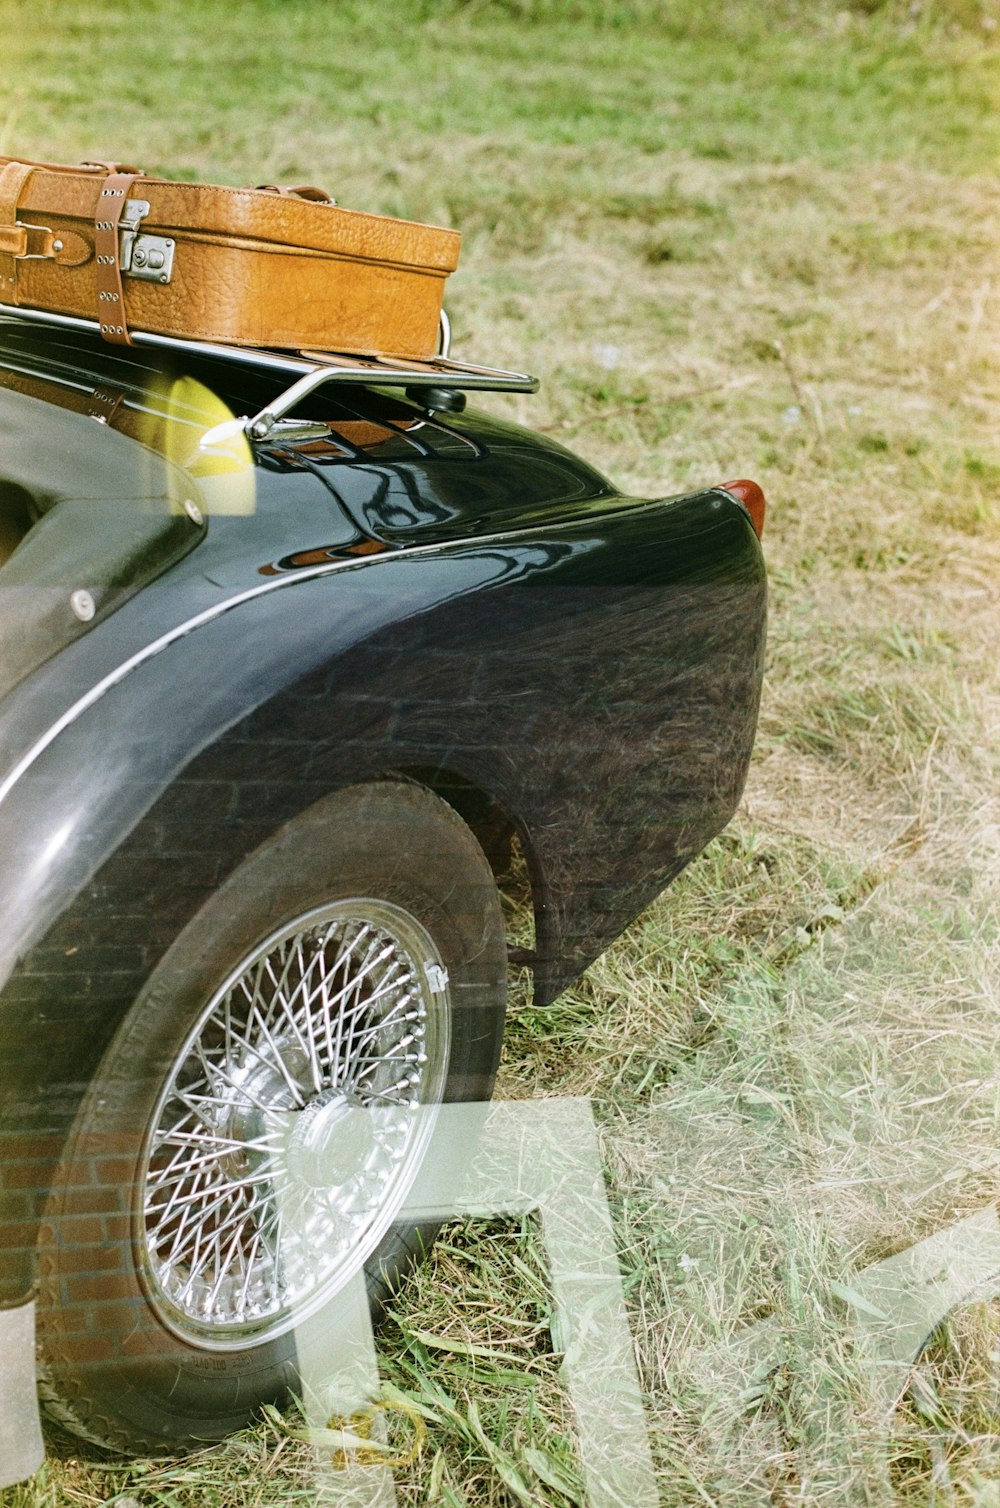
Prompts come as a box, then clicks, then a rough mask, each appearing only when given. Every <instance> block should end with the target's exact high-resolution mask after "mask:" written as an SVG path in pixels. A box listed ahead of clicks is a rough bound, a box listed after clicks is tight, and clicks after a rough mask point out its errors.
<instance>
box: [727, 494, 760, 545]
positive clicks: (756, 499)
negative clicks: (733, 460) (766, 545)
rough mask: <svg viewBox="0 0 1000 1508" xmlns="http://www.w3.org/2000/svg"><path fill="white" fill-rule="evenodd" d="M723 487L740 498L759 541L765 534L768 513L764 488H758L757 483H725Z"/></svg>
mask: <svg viewBox="0 0 1000 1508" xmlns="http://www.w3.org/2000/svg"><path fill="white" fill-rule="evenodd" d="M722 485H723V487H724V488H725V489H726V491H727V492H731V493H732V494H733V497H738V498H739V500H740V502H741V503H742V504H743V506H744V508H746V510H747V512H748V513H749V515H750V519H751V522H752V523H753V526H754V529H755V530H756V531H757V538H758V539H759V538H760V536H761V535H762V534H763V532H764V515H765V513H766V512H767V499H766V498H765V496H764V490H763V488H762V487H758V486H757V483H756V482H723V484H722Z"/></svg>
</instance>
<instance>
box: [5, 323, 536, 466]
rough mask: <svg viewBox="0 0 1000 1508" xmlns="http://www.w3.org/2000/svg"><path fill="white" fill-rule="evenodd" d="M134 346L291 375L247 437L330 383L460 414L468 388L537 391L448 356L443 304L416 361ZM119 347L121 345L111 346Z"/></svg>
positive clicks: (170, 342)
mask: <svg viewBox="0 0 1000 1508" xmlns="http://www.w3.org/2000/svg"><path fill="white" fill-rule="evenodd" d="M0 314H3V315H13V316H15V317H16V318H19V319H25V320H29V321H32V322H34V323H36V324H40V325H53V326H57V327H58V328H60V329H70V330H87V331H92V332H93V333H94V334H99V333H100V327H99V324H98V322H97V320H91V319H78V318H77V317H76V316H75V315H70V314H50V313H48V312H47V311H45V310H42V309H25V308H22V307H16V308H15V307H12V306H10V305H5V304H0ZM132 341H133V343H134V344H135V345H136V346H150V347H153V348H155V349H158V350H166V351H176V352H179V353H181V354H184V353H186V354H188V355H192V356H211V357H216V358H218V357H221V358H223V359H224V360H226V361H229V362H235V363H237V364H240V363H242V364H243V365H245V366H252V367H255V368H256V369H257V370H258V371H259V370H261V369H262V368H263V369H266V370H268V371H272V372H280V373H284V374H285V375H286V376H288V377H290V378H291V379H292V381H291V382H290V384H289V386H288V387H286V388H285V389H284V390H283V391H282V392H281V393H279V395H278V397H277V398H275V399H274V400H273V401H272V402H271V403H269V404H268V406H267V407H266V408H264V409H261V411H260V413H258V414H254V415H252V416H251V417H250V418H248V419H246V420H243V421H241V423H242V426H243V428H244V429H245V431H246V433H247V435H248V436H249V438H250V439H252V440H256V441H258V442H260V441H265V440H267V439H268V438H269V437H270V436H271V434H272V433H273V432H274V430H275V429H276V428H277V426H278V424H279V422H280V421H281V420H282V419H283V418H284V416H285V415H286V414H287V413H289V412H290V411H291V410H292V409H293V408H294V407H295V405H296V404H297V403H300V402H301V401H302V399H303V398H305V397H307V396H308V395H309V394H310V393H313V392H315V391H316V389H317V388H321V387H326V386H327V385H328V384H330V383H338V384H343V383H352V384H354V385H355V386H358V385H364V386H367V387H402V388H406V389H407V390H412V393H411V396H412V397H414V398H416V399H418V400H419V401H420V402H422V403H423V404H424V405H425V406H426V407H427V408H428V409H429V410H431V411H437V410H444V411H446V412H451V413H459V412H461V410H462V409H463V408H464V407H465V393H466V392H475V391H478V392H491V393H534V392H537V391H538V378H537V377H531V376H529V375H528V373H526V372H507V371H503V370H501V369H500V368H497V367H484V366H476V365H474V364H473V363H471V362H465V361H453V360H452V359H451V357H450V355H449V351H450V349H451V325H450V322H449V320H448V316H447V315H446V314H445V312H444V310H442V311H441V337H440V342H439V351H438V354H437V355H436V356H431V357H428V358H427V359H426V360H416V359H413V358H411V357H404V356H355V355H350V354H348V353H344V352H338V351H312V350H309V351H298V352H293V351H276V350H273V349H268V348H264V347H259V348H258V347H249V346H224V345H216V344H213V343H212V342H210V341H203V340H181V339H179V338H178V337H176V336H172V335H152V334H149V333H148V332H146V331H143V330H133V331H132ZM110 349H113V350H115V351H117V352H118V353H119V354H120V353H121V352H122V351H123V349H127V347H126V348H123V347H121V346H117V347H112V348H110Z"/></svg>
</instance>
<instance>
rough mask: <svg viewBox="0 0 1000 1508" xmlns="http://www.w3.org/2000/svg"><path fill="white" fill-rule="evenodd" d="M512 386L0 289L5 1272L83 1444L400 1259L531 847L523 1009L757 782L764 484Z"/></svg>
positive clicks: (263, 1350) (217, 1402)
mask: <svg viewBox="0 0 1000 1508" xmlns="http://www.w3.org/2000/svg"><path fill="white" fill-rule="evenodd" d="M532 386H533V383H532V381H531V379H529V378H524V377H521V376H518V375H517V374H509V373H507V374H505V373H497V372H492V371H490V370H488V369H485V368H475V367H469V366H462V365H461V364H458V363H454V362H451V361H450V360H449V359H448V358H447V357H442V358H440V359H439V360H437V361H435V362H428V363H393V362H391V361H388V360H386V359H374V358H373V359H371V360H362V359H360V358H342V359H338V358H335V357H330V356H326V357H324V358H322V359H319V358H317V359H315V360H313V359H307V358H304V357H303V358H302V359H297V358H291V357H282V356H278V355H276V354H273V353H266V352H231V353H228V354H227V353H225V352H222V351H219V350H217V349H216V350H213V349H210V348H206V347H197V346H194V345H190V344H184V343H180V342H173V343H172V342H169V341H156V340H155V339H152V338H147V339H146V340H145V341H141V340H140V341H138V342H137V344H136V345H135V346H134V347H132V348H127V349H126V348H114V349H112V348H109V347H106V346H103V345H102V344H101V342H100V340H99V339H98V338H97V337H96V336H95V335H94V334H93V332H92V331H91V330H89V329H87V328H85V327H83V326H82V325H81V324H80V323H79V322H73V321H70V320H59V319H53V318H48V319H46V318H31V317H29V316H27V315H26V314H23V313H22V314H15V313H14V312H13V311H8V312H6V313H5V314H4V315H3V317H2V318H0V634H2V645H3V648H2V658H0V986H2V988H0V1043H2V1053H3V1088H2V1094H3V1105H2V1108H3V1125H2V1134H3V1152H4V1168H5V1184H4V1190H5V1192H4V1201H3V1207H2V1220H3V1226H4V1230H3V1235H4V1254H3V1267H2V1271H0V1277H2V1290H0V1297H2V1302H3V1304H4V1305H6V1307H7V1309H8V1311H9V1312H13V1311H14V1310H16V1308H17V1306H19V1305H25V1304H27V1303H29V1302H30V1300H31V1298H32V1295H34V1300H35V1303H36V1311H37V1330H38V1346H39V1363H38V1366H39V1377H40V1385H41V1391H42V1395H43V1398H44V1400H45V1401H46V1403H47V1406H48V1407H49V1408H50V1410H51V1411H52V1412H53V1414H54V1415H55V1417H56V1418H58V1419H60V1420H62V1421H63V1422H64V1423H65V1424H67V1425H69V1426H70V1427H71V1428H73V1429H75V1430H76V1431H77V1432H79V1433H80V1434H83V1435H84V1436H86V1437H88V1438H90V1439H91V1440H95V1441H98V1442H100V1443H102V1444H105V1445H109V1446H111V1447H114V1448H118V1449H121V1450H158V1449H176V1448H178V1447H179V1446H181V1445H183V1444H184V1443H185V1442H188V1441H191V1440H211V1439H217V1438H220V1437H221V1436H222V1435H224V1434H225V1433H226V1432H228V1431H230V1430H232V1429H234V1428H236V1427H237V1426H239V1425H240V1424H241V1423H243V1422H244V1421H245V1419H246V1418H247V1416H248V1415H249V1414H250V1413H251V1411H252V1410H253V1409H254V1408H255V1407H256V1406H257V1405H258V1404H259V1403H260V1402H261V1401H262V1400H267V1399H274V1398H277V1397H280V1396H281V1395H282V1394H283V1392H284V1391H285V1390H286V1389H287V1388H288V1387H289V1386H290V1385H291V1386H293V1385H294V1382H295V1344H294V1335H293V1328H294V1326H295V1324H296V1323H297V1322H299V1321H301V1320H302V1319H303V1318H304V1317H308V1316H311V1315H320V1314H321V1313H322V1311H323V1309H324V1306H327V1305H328V1304H329V1302H330V1300H331V1297H332V1295H334V1294H335V1293H336V1292H337V1291H338V1290H339V1289H340V1288H341V1287H342V1285H343V1284H344V1283H345V1281H346V1280H347V1278H348V1277H349V1276H350V1275H352V1274H356V1273H357V1271H358V1269H359V1267H360V1266H361V1265H362V1264H364V1266H365V1268H366V1270H367V1272H368V1277H369V1285H370V1288H371V1292H372V1297H373V1302H375V1303H377V1302H378V1300H379V1297H380V1294H382V1293H384V1291H385V1289H386V1287H387V1286H388V1285H391V1283H392V1282H393V1280H394V1278H395V1277H396V1276H397V1275H398V1274H399V1272H401V1271H402V1270H403V1269H404V1268H405V1266H406V1263H407V1262H408V1260H409V1259H410V1256H411V1254H412V1252H413V1251H415V1250H416V1249H417V1247H418V1246H419V1244H420V1241H421V1239H422V1236H423V1235H424V1233H423V1232H422V1231H421V1230H420V1229H414V1228H412V1227H406V1226H405V1225H401V1223H400V1222H399V1221H398V1220H396V1219H395V1216H396V1214H397V1212H398V1211H399V1209H400V1207H401V1204H402V1201H403V1198H404V1195H405V1191H406V1188H407V1185H408V1183H409V1181H410V1180H411V1179H412V1177H413V1173H414V1170H415V1168H416V1167H417V1166H418V1165H419V1163H420V1160H421V1158H422V1157H423V1156H424V1155H425V1152H426V1146H427V1141H426V1136H425V1135H424V1133H423V1131H422V1130H421V1129H420V1127H421V1124H422V1122H421V1121H420V1120H419V1118H418V1119H415V1118H414V1117H413V1116H412V1115H409V1114H408V1113H407V1112H408V1111H409V1110H410V1109H411V1107H413V1106H416V1105H427V1104H434V1103H439V1102H443V1101H449V1100H461V1099H483V1098H488V1097H489V1095H490V1093H491V1088H492V1084H493V1080H494V1076H495V1073H496V1069H497V1064H498V1059H499V1054H500V1048H501V1038H502V1032H503V1019H504V1001H505V988H506V972H507V948H506V943H505V933H504V920H503V915H502V913H501V908H500V905H499V902H498V894H497V884H498V881H500V882H502V881H503V878H504V876H505V874H506V873H507V872H508V869H509V866H510V863H511V852H512V845H513V846H515V847H516V848H517V850H518V852H519V853H520V854H522V855H523V863H524V865H525V866H526V871H527V875H528V877H529V880H530V890H531V897H532V904H533V910H534V924H535V935H534V941H533V944H532V946H530V947H527V948H521V949H519V950H513V954H512V956H513V957H514V958H515V961H516V962H518V963H520V964H523V965H528V966H530V968H531V969H532V971H533V975H534V991H535V997H536V999H537V1001H538V1002H540V1003H542V1004H547V1003H550V1002H552V1001H554V1000H555V999H556V998H557V996H558V995H559V993H560V991H561V990H563V989H564V988H565V987H566V986H567V985H568V984H569V983H570V982H571V981H573V980H574V979H576V978H577V976H578V975H579V974H580V973H581V972H582V971H583V970H584V969H585V968H586V967H587V965H588V964H589V963H590V962H591V961H592V960H593V959H595V958H596V957H597V956H598V955H599V954H600V953H601V952H602V951H603V950H604V949H605V948H606V947H607V946H608V944H609V943H610V942H611V941H612V939H614V938H615V937H617V936H618V935H619V933H620V932H621V931H622V930H623V928H625V927H626V926H627V925H628V923H629V922H630V921H631V920H632V919H633V918H634V917H636V916H637V915H638V913H639V912H640V911H641V910H642V909H643V908H644V907H645V906H646V905H647V904H648V903H649V902H650V901H651V900H652V899H653V898H654V897H655V896H656V895H657V894H658V893H659V892H660V891H661V890H662V889H663V888H664V886H666V885H667V884H668V883H669V882H670V881H671V879H673V877H674V876H675V875H676V874H677V873H678V871H679V870H680V869H681V868H682V867H683V866H684V865H685V864H686V863H687V862H688V861H689V860H690V859H691V858H692V857H693V856H694V855H695V854H697V853H698V852H699V850H700V849H701V848H702V847H703V846H704V845H705V843H706V842H708V840H709V839H710V838H712V837H713V836H714V835H715V834H716V833H718V832H719V831H720V829H721V828H722V827H723V826H724V824H725V823H726V822H727V821H728V820H729V818H730V817H731V815H732V814H733V812H734V810H735V808H736V806H737V803H738V801H739V798H740V794H741V791H742V787H743V783H744V778H745V775H746V771H747V764H748V761H749V757H750V751H751V746H752V743H753V737H754V731H755V724H756V718H757V706H758V698H759V693H760V686H761V675H762V658H763V646H764V624H765V576H764V566H763V560H762V554H761V546H760V542H759V534H760V529H761V526H762V522H763V497H762V494H761V493H760V491H759V489H758V488H756V487H755V486H754V485H753V484H751V483H731V484H727V485H726V486H710V487H708V488H706V489H705V490H703V491H699V492H695V493H691V494H688V495H685V496H680V497H668V498H662V499H658V500H655V501H651V502H650V501H643V500H640V499H636V498H632V497H625V496H622V495H621V494H620V493H619V492H618V491H617V490H616V488H615V487H614V486H613V485H612V484H611V483H609V482H608V481H606V480H605V479H604V477H602V476H600V475H599V474H598V473H597V472H596V471H594V470H593V469H592V468H591V467H590V466H589V465H587V464H585V463H584V462H583V461H582V460H579V459H578V458H576V457H575V456H573V455H571V454H570V453H569V452H568V451H567V450H565V449H564V448H563V447H562V446H560V445H559V444H557V443H556V442H555V441H554V440H552V439H550V438H547V437H545V436H542V435H538V434H532V433H529V432H527V431H525V430H524V429H520V428H518V427H516V426H515V425H513V424H510V423H508V422H505V421H502V420H500V419H498V418H495V417H491V416H490V415H489V414H488V413H485V412H473V411H472V410H468V411H466V408H465V403H466V396H467V393H468V392H469V391H471V390H474V389H476V388H486V389H489V388H493V389H501V390H502V389H504V388H507V389H511V388H513V389H515V390H517V389H520V390H522V391H523V390H528V389H530V388H531V387H532ZM36 1250H37V1263H36V1260H35V1253H36Z"/></svg>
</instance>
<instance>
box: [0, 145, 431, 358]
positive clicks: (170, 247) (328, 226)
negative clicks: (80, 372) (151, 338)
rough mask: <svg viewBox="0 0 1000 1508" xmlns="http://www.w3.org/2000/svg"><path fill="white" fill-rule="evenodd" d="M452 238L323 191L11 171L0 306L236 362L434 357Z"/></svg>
mask: <svg viewBox="0 0 1000 1508" xmlns="http://www.w3.org/2000/svg"><path fill="white" fill-rule="evenodd" d="M459 241H460V237H459V234H458V232H457V231H454V230H445V229H442V228H440V227H438V226H433V225H420V224H417V223H415V222H413V221H409V220H393V219H390V218H388V217H387V216H384V215H370V214H365V213H362V212H360V211H358V210H350V209H342V208H340V207H339V206H338V205H336V204H334V203H333V202H332V201H331V200H328V199H326V198H325V196H324V195H323V194H322V192H321V191H320V190H317V189H310V188H305V189H291V190H290V189H273V188H265V189H250V188H224V187H222V186H220V185H217V184H208V183H176V182H173V181H171V180H170V179H166V178H148V177H146V176H145V175H143V174H142V173H140V172H139V171H138V170H136V169H132V168H128V167H124V166H121V165H119V164H116V163H84V164H82V165H81V166H80V167H66V166H61V165H58V164H54V163H38V162H22V161H18V160H16V159H13V158H8V157H0V304H14V305H18V306H28V307H31V308H36V309H44V310H47V311H49V312H51V313H57V314H71V315H76V316H80V317H83V318H85V319H96V320H97V322H98V324H99V325H100V329H101V333H102V335H103V336H104V338H105V339H106V340H109V341H114V342H117V343H120V344H126V345H127V344H129V343H130V335H129V331H130V330H145V331H151V332H153V333H155V334H159V335H172V336H179V337H181V338H184V339H188V340H203V341H213V342H220V343H222V344H227V345H240V346H262V347H268V346H278V347H282V348H290V349H293V350H299V349H301V348H303V347H321V348H322V349H324V350H331V351H349V352H360V353H374V354H382V355H393V356H405V357H414V358H421V357H428V356H432V355H433V354H434V352H435V350H436V349H437V339H438V321H439V318H440V313H441V301H442V297H443V293H444V281H445V278H446V277H447V275H448V273H449V272H452V271H453V270H454V268H455V266H456V264H457V262H458V248H459Z"/></svg>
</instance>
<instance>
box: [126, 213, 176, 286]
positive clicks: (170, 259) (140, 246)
mask: <svg viewBox="0 0 1000 1508" xmlns="http://www.w3.org/2000/svg"><path fill="white" fill-rule="evenodd" d="M148 214H149V201H148V199H126V201H125V207H124V209H123V210H122V217H121V220H120V221H119V223H118V235H119V240H118V263H119V266H120V267H121V270H122V274H123V275H126V276H128V277H130V278H141V279H142V280H143V281H144V282H147V283H169V282H170V279H171V277H172V276H173V272H174V243H173V241H172V240H171V239H170V238H169V236H143V235H140V234H139V225H140V224H141V222H142V221H143V220H144V219H145V217H146V216H147V215H148Z"/></svg>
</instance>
